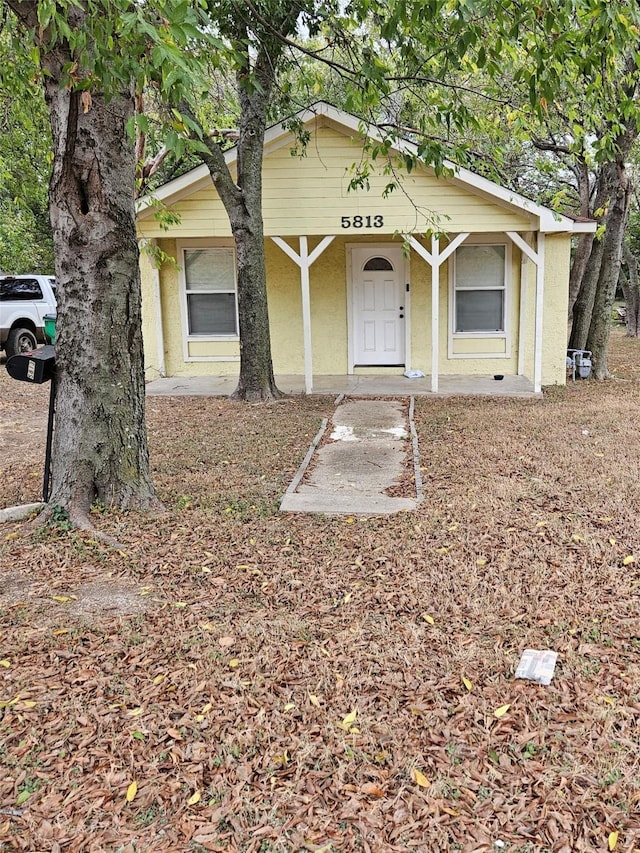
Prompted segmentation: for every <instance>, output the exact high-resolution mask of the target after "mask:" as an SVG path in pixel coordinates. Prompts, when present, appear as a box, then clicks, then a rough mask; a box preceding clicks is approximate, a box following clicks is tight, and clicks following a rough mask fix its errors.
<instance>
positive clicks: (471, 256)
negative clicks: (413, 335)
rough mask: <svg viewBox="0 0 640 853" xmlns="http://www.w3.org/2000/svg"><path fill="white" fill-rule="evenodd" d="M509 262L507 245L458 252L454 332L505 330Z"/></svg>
mask: <svg viewBox="0 0 640 853" xmlns="http://www.w3.org/2000/svg"><path fill="white" fill-rule="evenodd" d="M505 261H506V247H505V246H473V245H472V246H461V247H460V248H459V249H458V250H457V251H456V258H455V294H454V298H455V305H454V332H480V333H481V332H488V333H489V332H491V333H495V332H502V331H504V306H505V280H506V276H505Z"/></svg>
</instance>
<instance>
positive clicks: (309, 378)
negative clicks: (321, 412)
mask: <svg viewBox="0 0 640 853" xmlns="http://www.w3.org/2000/svg"><path fill="white" fill-rule="evenodd" d="M271 239H272V240H273V242H274V243H275V244H276V246H279V247H280V248H281V249H282V251H283V252H284V253H285V255H287V256H288V257H290V258H291V260H292V261H293V262H294V264H297V266H299V267H300V289H301V293H302V329H303V336H304V389H305V393H306V394H311V392H312V391H313V354H312V352H311V299H310V295H309V267H310V266H311V265H312V264H313V263H315V261H317V260H318V258H319V257H320V255H321V254H322V253H323V252H324V250H325V249H326V248H327V246H329V245H330V244H331V243H332V242H333V240H334V239H335V235H333V236H328V237H323V239H322V240H321V241H320V242H319V243H318V245H317V246H316V247H315V249H314V250H313V251H312V252H311V253H309V243H308V240H307V238H306V237H300V238H299V239H300V254H298V253H297V252H296V251H295V249H292V248H291V246H290V245H289V244H288V243H287V242H286V241H285V240H283V239H282V237H272V238H271Z"/></svg>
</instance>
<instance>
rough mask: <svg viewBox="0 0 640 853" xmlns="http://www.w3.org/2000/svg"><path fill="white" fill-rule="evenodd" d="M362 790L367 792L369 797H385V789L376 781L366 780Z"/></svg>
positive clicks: (364, 792)
mask: <svg viewBox="0 0 640 853" xmlns="http://www.w3.org/2000/svg"><path fill="white" fill-rule="evenodd" d="M360 790H361V791H362V793H363V794H366V796H367V797H384V791H383V790H382V788H381V787H380V785H376V783H375V782H365V783H364V785H363V786H362V787H361V788H360Z"/></svg>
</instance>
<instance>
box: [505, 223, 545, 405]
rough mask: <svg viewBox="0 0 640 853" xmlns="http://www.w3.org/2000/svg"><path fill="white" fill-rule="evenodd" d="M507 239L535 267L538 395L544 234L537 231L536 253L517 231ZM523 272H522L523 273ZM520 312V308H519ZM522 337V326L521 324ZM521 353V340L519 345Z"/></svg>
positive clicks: (535, 384)
mask: <svg viewBox="0 0 640 853" xmlns="http://www.w3.org/2000/svg"><path fill="white" fill-rule="evenodd" d="M506 234H507V237H509V239H510V240H511V242H512V243H515V245H516V246H517V247H518V248H519V249H520V251H521V252H522V254H523V255H525V256H526V257H527V258H528V259H529V260H530V261H531V262H532V263H533V264H535V267H536V326H535V343H534V349H533V390H534V391H535V392H536V394H539V393H540V391H541V390H542V320H543V308H544V233H543V232H542V231H538V251H537V252H536V251H535V249H533V248H532V247H531V246H530V245H529V244H528V243H527V242H526V241H525V240H524V239H523V238H522V237H521V236H520V234H518V233H517V231H507V232H506ZM523 272H524V271H523ZM520 287H521V295H520V299H521V301H522V298H523V296H522V294H523V293H524V275H523V276H522V281H521V284H520ZM520 310H521V312H522V307H521V309H520ZM521 335H522V324H521ZM519 347H520V350H521V351H522V339H521V340H520V344H519Z"/></svg>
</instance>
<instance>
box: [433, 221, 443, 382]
mask: <svg viewBox="0 0 640 853" xmlns="http://www.w3.org/2000/svg"><path fill="white" fill-rule="evenodd" d="M431 257H432V259H433V260H432V263H431V392H432V393H433V394H435V393H437V391H438V371H439V369H440V363H439V361H440V359H439V356H440V264H441V260H440V238H439V237H438V236H436V235H435V234H432V235H431Z"/></svg>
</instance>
